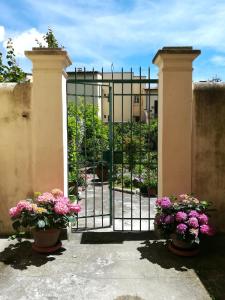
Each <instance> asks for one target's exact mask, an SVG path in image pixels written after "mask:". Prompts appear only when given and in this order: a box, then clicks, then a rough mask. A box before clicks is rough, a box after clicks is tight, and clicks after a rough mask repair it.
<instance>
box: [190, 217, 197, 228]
mask: <svg viewBox="0 0 225 300" xmlns="http://www.w3.org/2000/svg"><path fill="white" fill-rule="evenodd" d="M188 225H189V226H190V227H192V228H198V226H199V224H198V219H197V218H195V217H192V218H190V219H189V220H188Z"/></svg>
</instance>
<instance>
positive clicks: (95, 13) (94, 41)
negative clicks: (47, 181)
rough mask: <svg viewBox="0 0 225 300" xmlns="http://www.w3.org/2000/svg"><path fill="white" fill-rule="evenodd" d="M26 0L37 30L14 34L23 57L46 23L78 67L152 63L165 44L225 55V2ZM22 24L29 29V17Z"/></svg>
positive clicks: (204, 0)
mask: <svg viewBox="0 0 225 300" xmlns="http://www.w3.org/2000/svg"><path fill="white" fill-rule="evenodd" d="M23 3H24V5H26V14H29V15H31V16H32V18H33V20H34V24H35V27H36V28H37V29H34V28H33V29H29V30H27V31H25V32H17V33H15V34H13V35H14V43H15V48H16V51H17V54H19V55H20V56H23V51H24V50H25V49H26V50H27V49H30V48H31V47H32V46H33V45H35V42H34V40H35V38H36V37H38V38H40V37H41V36H42V34H41V33H40V32H39V31H43V30H44V31H46V30H47V27H48V25H50V27H52V29H53V30H54V32H55V35H56V37H57V39H58V41H59V43H60V44H63V45H64V46H65V48H66V49H67V50H68V52H69V55H70V56H71V57H72V58H73V61H74V64H76V65H77V63H79V62H80V64H82V62H84V64H85V65H87V66H91V65H92V66H101V65H103V66H110V65H111V63H112V62H113V63H114V64H115V65H116V64H120V63H121V65H125V63H124V62H125V61H126V62H127V63H128V64H131V65H134V64H135V63H136V65H137V64H141V63H142V62H141V59H142V58H143V57H145V61H146V57H149V60H148V61H149V62H150V61H151V58H152V57H153V55H154V54H155V52H156V51H157V50H158V49H159V48H161V47H163V46H179V45H182V46H194V47H195V48H199V49H202V50H203V51H202V53H207V54H208V53H209V55H213V54H214V55H215V53H222V54H223V53H225V38H224V36H225V1H224V0H217V1H214V2H212V0H198V1H196V0H185V1H180V0H171V1H167V0H157V1H153V0H133V1H129V0H122V1H118V0H106V1H99V0H76V1H74V0H67V1H65V0H57V1H55V0H45V5H43V3H42V2H41V1H35V0H24V2H23ZM20 22H23V28H26V26H25V25H26V23H25V21H24V20H23V19H21V20H20ZM18 29H20V28H19V27H18ZM36 34H37V35H38V36H36ZM202 56H203V54H202ZM131 57H132V58H133V57H134V58H135V59H136V61H132V59H131ZM139 58H140V59H139ZM217 60H218V58H217ZM212 62H213V61H212ZM215 63H216V61H214V64H215Z"/></svg>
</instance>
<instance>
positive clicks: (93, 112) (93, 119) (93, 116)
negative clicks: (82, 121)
mask: <svg viewBox="0 0 225 300" xmlns="http://www.w3.org/2000/svg"><path fill="white" fill-rule="evenodd" d="M92 79H93V80H94V69H93V72H92ZM91 88H92V89H91V90H92V94H93V95H94V85H92V86H91ZM94 101H95V98H94V97H93V98H92V122H93V124H94V125H95V111H94ZM94 140H96V134H95V130H94ZM94 149H95V148H94ZM94 162H96V151H95V150H94ZM93 169H94V181H95V172H96V167H95V163H94V166H93ZM93 189H94V199H93V201H94V203H93V206H94V207H93V226H94V228H95V184H94V185H93Z"/></svg>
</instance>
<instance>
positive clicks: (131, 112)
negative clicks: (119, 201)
mask: <svg viewBox="0 0 225 300" xmlns="http://www.w3.org/2000/svg"><path fill="white" fill-rule="evenodd" d="M130 74H131V95H130V101H131V105H130V119H131V132H130V134H131V145H132V142H133V119H132V118H133V81H132V79H133V70H132V68H131V69H130ZM132 177H133V170H132V168H131V172H130V179H131V231H132V230H133V193H132V192H133V185H132Z"/></svg>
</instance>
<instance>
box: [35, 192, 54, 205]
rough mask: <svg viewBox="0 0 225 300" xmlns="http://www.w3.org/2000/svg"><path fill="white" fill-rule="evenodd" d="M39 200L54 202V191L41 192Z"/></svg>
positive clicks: (40, 201) (41, 201)
mask: <svg viewBox="0 0 225 300" xmlns="http://www.w3.org/2000/svg"><path fill="white" fill-rule="evenodd" d="M37 201H38V202H39V203H54V202H55V198H54V196H53V195H52V193H48V192H45V193H43V194H41V195H40V196H38V198H37Z"/></svg>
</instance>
